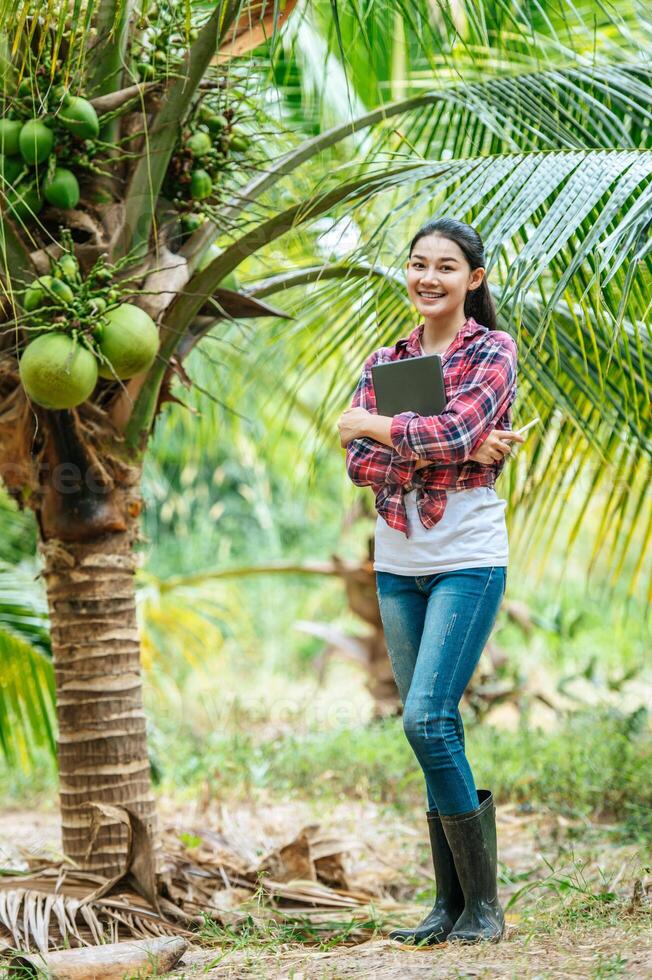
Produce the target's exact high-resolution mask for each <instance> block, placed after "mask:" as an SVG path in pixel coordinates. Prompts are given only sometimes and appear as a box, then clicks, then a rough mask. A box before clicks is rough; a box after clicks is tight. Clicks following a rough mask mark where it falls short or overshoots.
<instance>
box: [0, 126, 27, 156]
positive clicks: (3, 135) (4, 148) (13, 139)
mask: <svg viewBox="0 0 652 980" xmlns="http://www.w3.org/2000/svg"><path fill="white" fill-rule="evenodd" d="M22 128H23V124H22V122H21V121H20V119H0V151H1V152H2V153H6V154H7V156H10V157H12V156H15V155H16V154H17V153H18V149H19V146H18V137H19V135H20V131H21V129H22Z"/></svg>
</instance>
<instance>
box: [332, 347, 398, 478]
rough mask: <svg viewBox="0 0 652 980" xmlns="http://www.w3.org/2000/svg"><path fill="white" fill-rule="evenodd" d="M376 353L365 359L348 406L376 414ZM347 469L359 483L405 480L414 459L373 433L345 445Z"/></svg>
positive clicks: (350, 475)
mask: <svg viewBox="0 0 652 980" xmlns="http://www.w3.org/2000/svg"><path fill="white" fill-rule="evenodd" d="M375 358H376V353H373V354H371V355H370V356H369V357H368V358H367V360H366V361H365V363H364V367H363V370H362V375H361V377H360V380H359V382H358V385H357V387H356V389H355V391H354V393H353V398H352V400H351V405H350V408H364V409H366V411H368V412H371V413H373V417H374V418H379V416H378V415H376V394H375V391H374V386H373V380H372V376H371V367H372V365H373V364H374V363H375ZM346 470H347V473H348V475H349V478H350V479H351V480H352V481H353V483H355V485H356V486H358V487H368V486H374V485H378V484H383V483H398V484H400V485H401V486H402V485H404V484H405V483H408V482H409V481H410V480H411V479H412V476H413V474H414V470H415V464H414V461H413V460H406V459H403V458H402V457H401V456H400V454H399V453H397V452H396V450H395V449H393V448H392V447H391V445H390V446H387V445H383V444H382V443H381V442H378V441H376V440H375V439H374V438H373V436H372V437H367V436H361V437H359V438H356V439H352V440H351V441H350V442H349V443H348V444H347V447H346Z"/></svg>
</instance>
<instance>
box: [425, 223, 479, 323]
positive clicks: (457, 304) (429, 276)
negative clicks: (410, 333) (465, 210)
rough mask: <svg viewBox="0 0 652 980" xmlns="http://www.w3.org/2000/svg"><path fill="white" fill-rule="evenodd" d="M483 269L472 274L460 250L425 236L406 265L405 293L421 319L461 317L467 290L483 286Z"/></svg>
mask: <svg viewBox="0 0 652 980" xmlns="http://www.w3.org/2000/svg"><path fill="white" fill-rule="evenodd" d="M483 276H484V269H483V268H482V267H480V268H478V269H474V270H473V271H472V270H471V268H470V266H469V263H468V262H467V259H466V256H465V255H464V252H463V251H462V249H461V248H460V247H459V245H457V244H456V243H455V242H453V241H451V240H450V238H444V237H442V236H441V235H438V234H433V235H425V236H424V237H423V238H420V239H419V240H418V242H417V243H416V245H415V246H414V249H413V251H412V255H411V256H410V258H409V259H408V263H407V290H408V295H409V297H410V299H411V301H412V302H413V303H414V305H415V306H416V308H417V310H418V312H419V313H420V315H421V316H429V317H440V316H441V317H449V316H453V315H455V314H457V313H458V312H459V313H461V314H462V315H464V300H465V298H466V294H467V292H468V290H469V289H473V288H477V287H478V286H479V285H480V283H481V282H482V277H483Z"/></svg>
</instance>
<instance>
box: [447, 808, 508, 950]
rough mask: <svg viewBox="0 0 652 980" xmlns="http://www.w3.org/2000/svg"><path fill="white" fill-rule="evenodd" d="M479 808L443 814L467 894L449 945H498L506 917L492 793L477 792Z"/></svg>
mask: <svg viewBox="0 0 652 980" xmlns="http://www.w3.org/2000/svg"><path fill="white" fill-rule="evenodd" d="M478 802H479V804H480V805H479V806H478V807H477V808H476V809H475V810H469V811H467V812H466V813H453V814H451V815H450V816H445V815H444V814H442V815H441V817H440V819H441V825H442V828H443V830H444V833H445V834H446V839H447V840H448V843H449V845H450V849H451V852H452V854H453V860H454V861H455V868H456V870H457V875H458V878H459V881H460V885H461V886H462V891H463V893H464V911H463V912H462V914H461V915H460V917H459V919H457V921H456V922H455V926H454V927H453V929H452V930H451V932H450V933H449V934H448V939H449V941H450V942H456V941H457V942H466V943H474V942H479V941H481V940H489V941H492V942H498V940H499V939H500V938H501V936H502V935H503V933H504V932H505V914H504V912H503V910H502V907H501V905H500V902H499V901H498V890H497V885H496V863H497V847H496V808H495V806H494V800H493V796H492V794H491V790H488V789H479V790H478Z"/></svg>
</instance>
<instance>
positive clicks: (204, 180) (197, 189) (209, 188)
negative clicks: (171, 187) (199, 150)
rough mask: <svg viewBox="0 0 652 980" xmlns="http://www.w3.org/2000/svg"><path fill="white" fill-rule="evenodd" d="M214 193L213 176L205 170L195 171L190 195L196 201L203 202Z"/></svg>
mask: <svg viewBox="0 0 652 980" xmlns="http://www.w3.org/2000/svg"><path fill="white" fill-rule="evenodd" d="M212 193H213V181H212V180H211V175H210V174H209V173H207V172H206V171H205V170H201V169H200V170H193V172H192V174H191V175H190V194H191V196H192V197H194V199H195V200H196V201H203V200H204V198H205V197H210V196H211V194H212Z"/></svg>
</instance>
